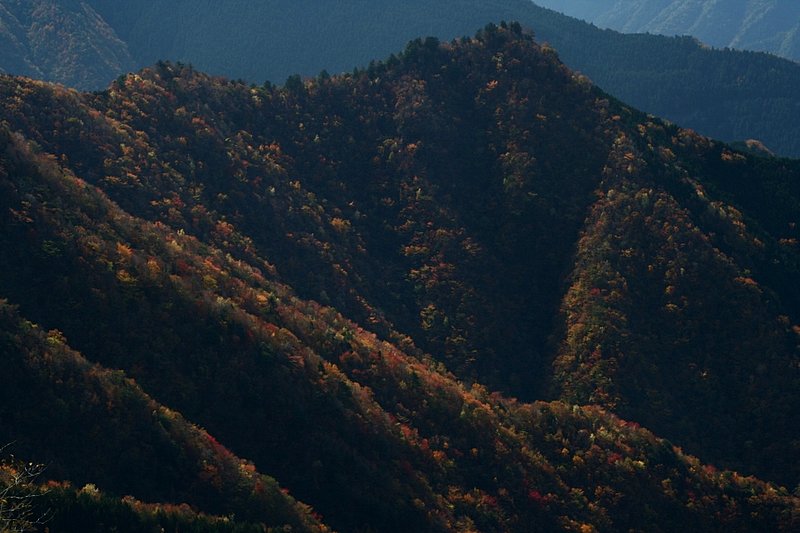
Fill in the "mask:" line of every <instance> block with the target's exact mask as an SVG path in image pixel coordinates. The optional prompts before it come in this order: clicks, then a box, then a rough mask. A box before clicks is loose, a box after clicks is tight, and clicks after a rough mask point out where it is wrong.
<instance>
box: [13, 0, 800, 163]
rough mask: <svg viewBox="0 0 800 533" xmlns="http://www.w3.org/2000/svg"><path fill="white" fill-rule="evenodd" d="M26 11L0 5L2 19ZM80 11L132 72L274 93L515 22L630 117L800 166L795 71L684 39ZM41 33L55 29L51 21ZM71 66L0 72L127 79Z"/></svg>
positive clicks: (270, 9)
mask: <svg viewBox="0 0 800 533" xmlns="http://www.w3.org/2000/svg"><path fill="white" fill-rule="evenodd" d="M38 1H39V2H42V1H43V0H38ZM28 4H31V3H30V2H23V3H13V2H10V1H9V0H0V6H6V9H10V8H9V7H8V6H17V5H23V6H24V5H28ZM67 4H69V3H67ZM67 4H64V2H59V3H54V4H53V5H67ZM81 6H82V9H84V10H89V9H93V10H94V11H93V12H94V13H96V14H98V15H99V16H100V17H101V19H102V23H103V24H105V25H107V26H108V28H110V29H111V31H113V35H112V37H113V38H114V39H116V38H117V37H118V38H119V39H120V40H121V41H122V42H123V43H124V47H126V49H127V50H128V51H129V53H130V55H131V56H132V57H133V58H134V63H135V64H136V65H137V68H139V67H143V66H147V65H152V64H154V63H155V62H156V61H158V60H166V59H169V60H173V61H181V62H184V63H191V64H193V65H194V66H196V67H197V68H199V69H202V70H204V71H207V72H211V73H215V74H220V75H225V76H227V77H231V78H243V79H246V80H248V81H250V82H255V83H259V84H260V83H262V82H263V81H264V80H265V79H269V80H272V81H273V82H282V81H283V80H285V79H286V78H287V77H289V76H291V75H294V74H300V75H301V76H316V75H317V74H318V73H319V72H321V71H322V70H323V69H326V70H327V71H329V72H343V71H350V70H352V69H353V68H354V67H356V66H361V65H366V64H368V63H369V61H371V60H375V59H380V58H384V57H387V56H388V55H389V54H390V53H392V52H395V51H397V50H400V49H402V48H403V46H405V44H406V43H407V42H408V41H409V40H411V39H415V38H418V37H423V38H424V37H426V36H436V37H438V38H440V39H442V40H450V39H452V38H457V37H460V36H463V35H472V34H473V33H474V32H475V31H476V30H477V29H478V28H481V27H483V26H484V25H485V24H486V23H488V22H491V21H494V22H499V21H500V20H508V21H511V20H516V21H519V22H520V23H522V24H523V25H525V26H527V27H530V28H532V29H533V30H534V32H535V33H536V35H537V36H538V38H539V39H540V40H542V41H545V42H548V43H550V44H551V45H552V46H553V47H554V48H555V49H556V50H557V51H558V53H559V55H560V57H561V58H562V60H563V61H564V62H565V63H566V64H567V65H568V66H570V67H571V68H573V69H575V70H578V71H580V72H582V73H584V74H586V75H588V76H589V77H590V78H591V79H592V80H593V81H594V82H595V83H596V84H598V85H599V86H600V87H603V88H604V89H605V90H607V91H609V92H610V93H611V94H613V95H614V96H616V97H618V98H620V99H622V100H623V101H626V102H629V103H631V104H632V105H635V106H636V107H637V108H639V109H643V110H645V111H647V112H650V113H654V114H656V115H658V116H663V117H665V118H667V119H670V120H672V121H673V122H676V123H678V124H681V125H682V126H685V127H691V128H694V129H696V130H697V131H699V132H701V133H703V134H705V135H710V136H712V137H715V138H720V139H723V140H727V141H747V140H750V139H757V140H759V141H761V142H762V143H764V144H765V145H766V146H767V147H768V148H769V149H770V150H772V151H773V152H775V153H778V154H781V155H785V156H800V131H799V130H798V128H797V126H796V125H797V124H798V123H800V102H799V101H798V97H797V91H796V87H798V86H799V85H800V66H798V65H797V64H795V63H792V62H789V61H782V60H778V59H776V58H773V57H769V56H766V55H761V54H753V53H743V52H732V51H714V50H709V49H707V48H706V47H705V46H703V45H701V44H699V43H698V42H696V41H694V40H692V39H690V38H666V37H660V36H648V35H635V36H631V35H623V34H619V33H616V32H613V31H607V30H606V31H604V30H600V29H598V28H596V27H594V26H592V25H589V24H586V23H584V22H581V21H578V20H576V19H572V18H569V17H566V16H563V15H561V14H559V13H555V12H553V11H550V10H548V9H544V8H541V7H538V6H536V5H534V4H532V3H531V2H530V1H529V0H487V1H480V2H479V1H475V0H437V1H435V2H431V1H422V0H409V1H406V2H395V1H387V0H382V1H371V2H368V1H366V0H355V1H354V0H349V1H347V2H343V1H329V2H318V1H314V0H302V1H296V2H288V1H285V0H271V1H269V2H249V1H245V0H226V1H225V2H219V1H210V0H192V1H189V0H177V1H164V0H146V1H144V0H133V1H130V0H125V1H122V0H85V1H84V2H82V3H81ZM15 9H19V7H16V8H15ZM73 11H74V10H73ZM51 12H53V11H52V10H50V11H43V13H44V14H46V13H51ZM91 20H94V18H91ZM50 24H51V25H50V26H48V27H53V26H55V27H62V26H63V24H62V23H61V22H60V21H59V20H55V21H50ZM70 33H74V32H70ZM95 33H98V32H95ZM99 34H100V35H101V36H106V33H102V32H100V33H99ZM81 35H82V37H80V38H78V39H77V40H78V41H80V42H84V40H85V39H84V37H85V36H87V35H94V33H91V32H86V31H84V32H83V34H81ZM104 38H105V37H104ZM93 48H94V49H98V50H104V49H106V48H108V44H107V43H106V42H105V41H103V40H102V39H101V42H100V44H97V45H93ZM4 49H5V47H4ZM90 49H91V48H90ZM8 50H12V47H11V46H9V47H8ZM44 57H50V55H47V56H44ZM81 57H84V56H76V57H75V58H74V62H73V66H71V67H70V68H68V69H64V70H63V71H61V73H60V74H59V73H58V72H56V73H54V74H50V73H49V71H48V70H47V69H46V68H44V67H42V66H38V63H36V62H34V63H33V65H34V66H37V68H39V70H41V71H42V75H39V74H38V73H37V71H35V70H34V71H31V70H30V69H28V68H27V67H25V68H21V67H20V66H19V65H18V63H19V61H17V62H14V61H12V62H10V63H8V62H3V63H0V68H4V69H5V70H6V71H8V72H10V73H16V74H24V75H31V74H33V75H34V77H44V78H45V79H49V80H53V81H58V82H62V83H66V84H67V85H71V86H76V87H79V88H85V89H104V88H106V87H107V84H108V83H109V82H110V81H111V80H113V79H114V78H115V77H116V76H117V75H118V74H120V73H122V72H127V71H128V69H129V68H128V67H126V66H125V65H127V64H128V63H127V62H126V61H122V60H121V61H120V62H119V65H120V68H118V69H111V70H108V69H107V68H106V66H107V65H108V61H106V60H103V59H102V58H101V59H100V60H99V63H98V64H99V65H101V67H98V69H99V70H102V71H103V72H108V74H107V75H105V77H103V78H102V81H100V82H99V83H95V82H94V81H91V80H95V79H97V76H95V75H89V74H87V73H85V72H84V73H83V74H79V72H81V71H82V69H83V70H84V71H85V67H81V66H80V65H78V64H75V62H77V61H78V60H79V59H81ZM93 57H95V55H93V54H88V55H85V61H84V63H85V64H87V65H93V64H95V62H94V61H95V60H94V59H93ZM104 57H105V56H104ZM120 57H121V56H120ZM81 60H82V59H81ZM15 61H16V60H15ZM82 61H83V60H82ZM60 64H69V63H64V61H63V60H62V61H60ZM72 73H74V74H72ZM73 78H80V79H85V80H86V82H85V83H84V82H80V79H79V80H77V81H76V79H73Z"/></svg>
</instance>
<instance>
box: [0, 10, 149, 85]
mask: <svg viewBox="0 0 800 533" xmlns="http://www.w3.org/2000/svg"><path fill="white" fill-rule="evenodd" d="M134 68H136V67H135V61H134V60H133V58H132V57H131V55H130V53H129V52H128V48H127V46H126V45H125V43H123V42H122V41H121V40H120V39H119V37H117V35H116V34H115V33H114V30H113V29H111V27H109V26H108V24H106V22H105V21H104V20H103V18H102V17H101V16H100V15H98V14H97V12H96V11H94V9H92V7H91V6H89V5H88V4H87V3H86V2H82V1H79V0H3V1H2V2H0V72H9V73H12V74H19V75H22V76H30V77H33V78H40V79H46V80H52V81H57V82H59V83H64V84H66V85H69V86H71V87H83V88H89V87H91V88H99V87H106V86H107V85H108V83H109V81H110V80H112V79H114V78H115V77H116V76H118V75H119V74H120V73H122V72H128V71H130V70H132V69H134Z"/></svg>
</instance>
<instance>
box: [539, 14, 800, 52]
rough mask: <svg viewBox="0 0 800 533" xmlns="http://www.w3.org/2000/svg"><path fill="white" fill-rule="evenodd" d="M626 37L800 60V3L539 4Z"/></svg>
mask: <svg viewBox="0 0 800 533" xmlns="http://www.w3.org/2000/svg"><path fill="white" fill-rule="evenodd" d="M536 3H538V4H540V5H542V6H546V7H549V8H551V9H554V10H556V11H560V12H563V13H566V14H567V15H571V16H574V17H578V18H581V19H584V20H587V21H590V22H593V23H595V24H597V25H598V26H601V27H603V28H611V29H614V30H617V31H622V32H626V33H638V32H649V33H657V34H662V35H693V36H695V37H697V38H699V39H700V40H702V41H703V42H706V43H708V44H710V45H713V46H717V47H726V46H727V47H732V48H738V49H744V50H756V51H763V52H771V53H773V54H776V55H779V56H782V57H786V58H789V59H792V60H795V61H797V60H800V2H796V1H793V0H755V1H753V0H724V1H723V0H592V1H588V0H537V2H536Z"/></svg>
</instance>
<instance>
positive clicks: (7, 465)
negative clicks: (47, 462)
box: [0, 445, 47, 533]
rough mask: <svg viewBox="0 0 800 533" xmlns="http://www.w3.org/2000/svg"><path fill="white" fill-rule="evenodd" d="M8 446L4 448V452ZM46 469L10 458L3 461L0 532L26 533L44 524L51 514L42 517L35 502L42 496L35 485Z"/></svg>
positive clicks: (0, 450) (0, 489)
mask: <svg viewBox="0 0 800 533" xmlns="http://www.w3.org/2000/svg"><path fill="white" fill-rule="evenodd" d="M7 447H8V445H6V446H3V447H2V448H0V453H2V452H4V451H5V450H6V448H7ZM43 471H44V466H43V465H40V464H35V463H25V462H22V461H19V460H17V459H15V458H14V456H13V455H12V456H9V457H8V458H6V459H3V460H2V461H0V533H22V532H25V531H31V530H34V529H35V526H36V525H37V524H42V523H44V520H45V518H46V515H47V513H46V512H45V513H42V514H40V511H39V510H38V509H37V508H36V506H35V505H34V499H35V498H37V497H39V496H41V495H42V492H41V491H39V489H38V487H36V486H35V485H34V484H33V482H34V481H35V480H36V478H38V477H39V475H40V474H41V473H42V472H43Z"/></svg>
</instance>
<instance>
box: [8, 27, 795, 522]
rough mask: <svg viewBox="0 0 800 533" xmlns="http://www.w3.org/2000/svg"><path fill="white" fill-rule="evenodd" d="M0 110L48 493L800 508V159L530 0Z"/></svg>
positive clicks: (701, 516)
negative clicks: (730, 129) (353, 53)
mask: <svg viewBox="0 0 800 533" xmlns="http://www.w3.org/2000/svg"><path fill="white" fill-rule="evenodd" d="M0 116H2V117H4V119H3V122H2V127H1V128H0V227H2V228H3V231H2V232H0V296H1V297H3V298H5V299H6V300H5V301H3V302H2V305H0V346H2V348H0V352H1V353H2V355H3V365H4V369H3V370H4V371H3V372H2V373H0V383H2V386H0V395H2V396H3V401H2V402H0V442H13V443H15V444H14V445H13V453H15V454H16V456H17V457H20V458H22V460H24V461H29V462H34V463H42V464H46V465H47V469H46V470H45V471H44V472H43V473H42V474H41V476H40V479H38V480H36V481H35V482H32V483H34V485H32V486H31V487H30V489H29V490H30V491H31V493H32V494H33V493H35V494H39V493H41V494H42V497H41V498H37V499H36V500H35V505H37V506H41V507H43V508H44V509H45V510H46V511H48V512H49V513H50V514H51V518H50V519H51V520H52V523H53V524H85V526H81V527H82V528H83V529H80V530H81V531H92V530H97V531H100V530H103V527H106V528H110V527H111V526H109V524H113V525H114V527H117V528H118V530H119V531H123V530H125V529H124V527H128V528H129V529H128V530H130V528H131V527H133V526H131V524H141V529H140V530H146V529H145V528H149V529H152V530H154V531H159V528H164V530H165V531H187V530H193V531H252V530H265V529H267V530H268V528H274V529H275V530H276V531H280V530H286V529H289V530H292V531H326V530H329V529H333V530H337V531H360V532H367V531H382V532H383V531H386V532H391V531H397V532H405V531H464V532H467V531H481V532H491V531H518V532H530V531H580V532H589V531H630V530H634V531H675V532H678V531H681V532H682V531H770V532H771V531H787V532H788V531H794V530H796V529H797V528H798V526H800V500H799V499H798V498H797V496H796V495H793V493H792V491H793V490H794V489H795V487H796V486H797V485H798V481H800V471H799V470H798V464H797V462H796V460H795V459H796V457H797V451H798V447H799V446H800V435H798V428H800V423H798V422H800V421H798V414H797V413H798V412H800V410H799V408H800V405H798V403H799V402H800V399H798V397H797V395H796V394H795V392H796V390H797V389H798V386H800V366H799V365H798V360H800V307H798V302H800V294H799V293H798V291H800V288H798V285H797V283H796V280H797V279H798V274H800V248H799V247H798V238H800V229H798V226H797V224H798V222H799V221H800V163H798V162H796V161H791V160H784V159H773V158H767V157H756V156H751V155H747V154H745V153H743V152H739V151H736V150H735V149H733V148H731V147H729V146H726V145H724V144H722V143H718V142H715V141H711V140H709V139H706V138H704V137H700V136H698V135H697V134H695V133H693V132H691V131H689V130H683V129H680V128H678V127H676V126H674V125H671V124H668V123H664V122H662V121H660V120H658V119H656V118H654V117H652V116H649V115H646V114H643V113H641V112H638V111H636V110H635V109H632V108H630V107H627V106H626V105H624V104H622V103H620V102H619V101H618V100H616V99H614V98H612V97H610V96H609V95H608V94H606V93H604V92H603V91H601V90H600V89H598V88H596V87H594V86H592V85H591V84H590V83H589V82H588V81H587V79H586V78H585V77H583V76H580V75H577V74H574V73H573V72H571V71H569V70H568V69H567V68H565V67H564V66H563V65H562V64H561V63H560V62H559V60H558V58H557V55H556V53H555V52H554V51H553V50H552V49H551V48H550V47H548V46H540V45H538V44H536V42H535V41H534V40H533V38H532V37H531V36H530V35H529V34H528V33H526V32H525V31H524V30H523V29H522V28H521V27H520V26H519V25H518V24H511V25H505V24H503V25H502V26H500V27H496V26H488V27H487V28H485V29H484V30H483V31H481V32H480V33H479V34H478V35H477V36H476V37H475V38H470V39H468V38H463V39H459V40H456V41H453V42H449V43H440V42H439V41H438V40H436V39H433V38H429V39H426V40H416V41H413V42H411V43H410V44H409V45H408V46H407V47H406V48H405V50H404V51H403V52H402V53H400V54H398V55H391V56H390V57H389V58H388V59H386V60H385V61H381V62H374V63H372V64H371V65H369V67H368V68H364V69H358V70H356V71H355V72H353V73H351V74H346V75H340V76H329V75H326V74H324V73H323V74H321V75H319V76H317V77H315V78H313V79H309V80H305V81H304V80H302V79H301V78H300V77H291V78H289V79H288V80H287V82H286V84H285V86H282V87H278V86H273V85H271V84H269V83H267V84H264V85H250V84H247V83H245V82H242V81H229V80H226V79H223V78H217V77H213V76H209V75H207V74H204V73H201V72H199V71H197V70H195V69H194V68H192V67H190V66H187V65H182V64H173V63H166V62H161V63H158V64H156V65H155V66H154V67H152V68H147V69H145V70H143V71H141V72H139V73H136V74H131V75H128V76H124V77H121V78H119V79H118V80H116V81H115V82H114V83H112V85H111V86H110V88H109V89H108V90H106V91H102V92H96V93H78V92H76V91H74V90H71V89H66V88H64V87H61V86H57V85H50V84H47V83H43V82H37V81H32V80H29V79H25V78H17V77H8V76H6V77H0ZM667 439H668V440H667ZM712 465H713V466H712ZM15 468H17V467H15V463H14V462H13V461H9V462H7V464H5V465H4V466H3V468H2V469H0V474H2V475H0V483H2V482H3V479H9V476H12V477H13V472H14V470H15ZM760 479H763V480H764V481H762V480H760ZM48 480H51V481H48ZM144 502H146V503H144ZM54 527H55V526H54ZM72 527H77V526H72ZM282 528H285V529H282ZM64 530H65V531H69V530H70V529H68V527H67V526H64ZM72 530H75V529H72Z"/></svg>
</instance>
